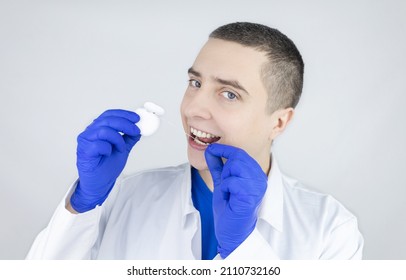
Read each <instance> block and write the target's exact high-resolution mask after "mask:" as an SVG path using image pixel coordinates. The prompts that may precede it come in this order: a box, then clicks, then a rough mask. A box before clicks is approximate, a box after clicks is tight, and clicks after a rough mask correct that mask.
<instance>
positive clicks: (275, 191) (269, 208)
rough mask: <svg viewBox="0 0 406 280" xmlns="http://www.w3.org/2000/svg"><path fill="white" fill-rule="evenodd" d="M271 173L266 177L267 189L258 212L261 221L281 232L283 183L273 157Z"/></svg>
mask: <svg viewBox="0 0 406 280" xmlns="http://www.w3.org/2000/svg"><path fill="white" fill-rule="evenodd" d="M271 162H272V165H271V171H270V172H269V175H268V187H267V190H266V192H265V195H264V198H263V200H262V204H261V206H260V209H259V212H258V219H262V220H264V221H265V222H267V223H268V224H269V225H271V226H272V227H273V228H275V229H276V230H277V231H279V232H282V231H283V182H282V173H281V171H280V169H279V166H278V163H277V162H276V159H275V157H274V156H272V161H271Z"/></svg>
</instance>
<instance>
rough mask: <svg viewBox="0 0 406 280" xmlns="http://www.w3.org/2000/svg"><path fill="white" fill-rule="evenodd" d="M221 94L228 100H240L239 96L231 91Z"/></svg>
mask: <svg viewBox="0 0 406 280" xmlns="http://www.w3.org/2000/svg"><path fill="white" fill-rule="evenodd" d="M221 94H222V95H223V96H224V97H225V98H227V99H228V100H236V99H238V96H237V95H236V94H235V93H232V92H231V91H223V92H222V93H221Z"/></svg>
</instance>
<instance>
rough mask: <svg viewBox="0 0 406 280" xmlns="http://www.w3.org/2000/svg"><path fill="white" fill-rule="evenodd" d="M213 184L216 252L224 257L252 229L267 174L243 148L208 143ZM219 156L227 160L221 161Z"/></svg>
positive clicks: (207, 153)
mask: <svg viewBox="0 0 406 280" xmlns="http://www.w3.org/2000/svg"><path fill="white" fill-rule="evenodd" d="M205 157H206V162H207V165H208V167H209V170H210V173H211V176H212V178H213V183H214V191H213V217H214V228H215V233H216V238H217V242H218V252H219V253H220V256H221V257H222V258H223V259H224V258H226V257H227V256H228V255H229V254H230V253H231V252H233V251H234V250H235V249H236V248H237V247H238V246H239V245H240V244H241V243H242V242H243V241H244V240H245V239H246V238H247V237H248V236H249V235H250V234H251V232H252V231H253V230H254V228H255V225H256V222H257V213H258V208H259V205H260V203H261V201H262V198H263V196H264V194H265V191H266V188H267V180H268V179H267V176H266V174H265V173H264V172H263V171H262V169H261V167H260V166H259V164H258V163H257V162H256V161H255V160H254V159H253V158H252V157H250V156H249V155H248V154H247V153H246V152H245V151H244V150H242V149H239V148H236V147H233V146H228V145H223V144H217V143H214V144H211V145H209V146H208V147H207V149H206V151H205ZM222 158H225V159H226V160H227V161H226V162H225V163H224V164H223V161H222Z"/></svg>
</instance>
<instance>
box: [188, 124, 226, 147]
mask: <svg viewBox="0 0 406 280" xmlns="http://www.w3.org/2000/svg"><path fill="white" fill-rule="evenodd" d="M190 135H191V136H192V139H193V141H195V142H196V143H197V144H199V145H203V146H208V145H210V144H213V143H214V142H217V141H219V140H220V138H221V137H220V136H217V135H213V134H211V133H208V132H205V131H201V130H198V129H196V128H193V127H191V128H190Z"/></svg>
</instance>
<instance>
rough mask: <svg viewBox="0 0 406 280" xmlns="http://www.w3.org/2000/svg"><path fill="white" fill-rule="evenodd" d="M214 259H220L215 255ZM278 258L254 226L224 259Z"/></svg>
mask: <svg viewBox="0 0 406 280" xmlns="http://www.w3.org/2000/svg"><path fill="white" fill-rule="evenodd" d="M214 259H215V260H221V257H220V255H217V256H216V257H215V258H214ZM279 259H280V258H279V257H278V255H277V254H276V253H275V251H274V250H273V249H272V247H271V246H270V245H269V243H268V242H267V241H266V240H265V239H264V238H263V237H262V234H261V233H260V232H259V231H258V229H257V228H255V229H254V230H253V231H252V233H251V234H250V235H249V236H248V237H247V239H245V240H244V242H243V243H241V244H240V246H238V247H237V248H236V249H235V250H234V251H233V252H231V254H230V255H228V257H227V258H226V260H279Z"/></svg>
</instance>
